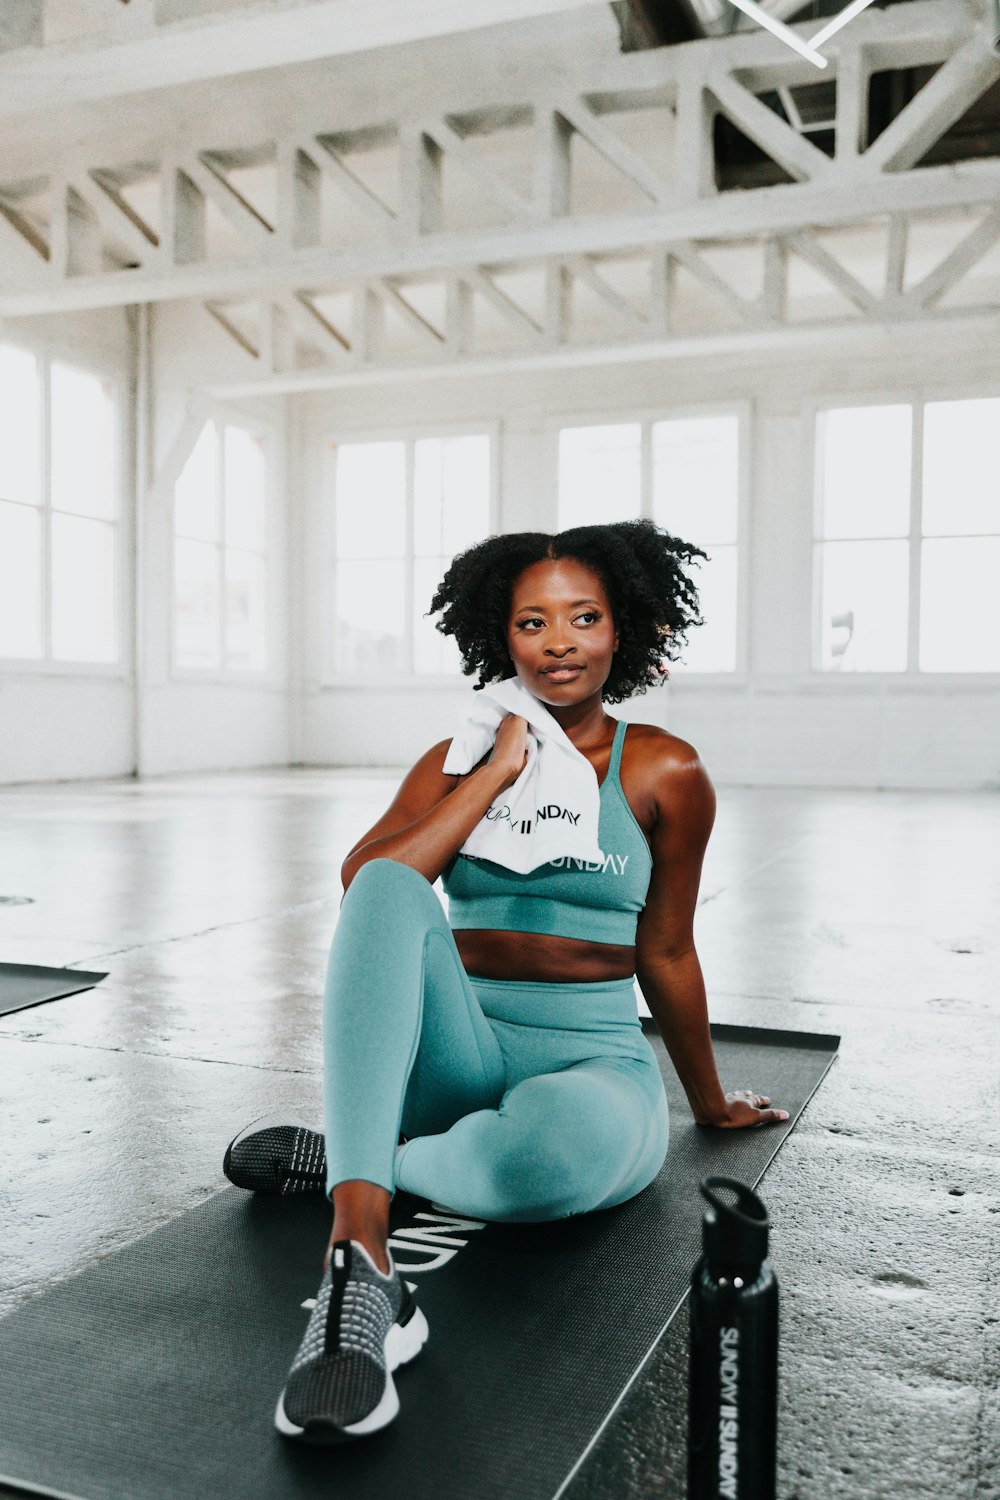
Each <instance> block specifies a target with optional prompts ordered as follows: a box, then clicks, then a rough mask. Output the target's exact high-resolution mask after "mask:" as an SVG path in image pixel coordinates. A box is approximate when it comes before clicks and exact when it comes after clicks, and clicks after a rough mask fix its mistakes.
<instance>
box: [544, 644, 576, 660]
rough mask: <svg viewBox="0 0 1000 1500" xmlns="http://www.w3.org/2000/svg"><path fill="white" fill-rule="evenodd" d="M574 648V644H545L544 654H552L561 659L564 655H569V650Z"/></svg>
mask: <svg viewBox="0 0 1000 1500" xmlns="http://www.w3.org/2000/svg"><path fill="white" fill-rule="evenodd" d="M575 650H576V647H575V646H546V648H545V655H546V656H554V657H556V659H557V660H558V661H562V659H563V657H564V656H569V654H570V652H571V651H575Z"/></svg>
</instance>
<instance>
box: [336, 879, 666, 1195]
mask: <svg viewBox="0 0 1000 1500" xmlns="http://www.w3.org/2000/svg"><path fill="white" fill-rule="evenodd" d="M324 1004H325V1008H324V1023H323V1050H324V1067H325V1074H324V1096H325V1100H324V1102H325V1116H326V1142H327V1161H328V1177H327V1187H328V1190H330V1191H332V1190H333V1188H334V1187H335V1186H336V1185H337V1184H338V1183H340V1182H345V1181H348V1180H352V1179H355V1178H361V1179H363V1180H365V1181H368V1182H372V1183H376V1184H377V1185H379V1186H380V1187H384V1188H386V1189H387V1190H388V1191H389V1192H390V1193H394V1192H395V1190H396V1188H397V1187H400V1188H403V1189H404V1190H405V1191H406V1192H410V1193H415V1194H417V1195H418V1196H420V1197H423V1198H429V1199H431V1201H432V1202H435V1203H438V1204H441V1205H443V1206H445V1207H447V1208H450V1209H453V1210H456V1211H457V1212H459V1213H463V1214H467V1215H469V1216H471V1217H474V1218H480V1219H486V1220H508V1221H510V1220H522V1221H540V1220H545V1219H560V1218H565V1217H567V1216H568V1215H570V1214H579V1213H586V1212H588V1211H590V1210H591V1209H595V1208H607V1207H610V1206H611V1205H612V1204H615V1203H621V1202H623V1201H624V1200H625V1199H627V1198H631V1197H632V1196H633V1195H634V1194H636V1193H638V1192H639V1191H640V1190H641V1189H642V1188H644V1187H645V1186H646V1185H647V1184H648V1183H650V1182H651V1181H652V1180H653V1178H654V1177H655V1176H656V1174H657V1172H658V1171H659V1169H660V1167H661V1165H662V1163H663V1160H664V1157H665V1155H666V1149H667V1132H668V1116H667V1106H666V1098H665V1095H664V1092H663V1082H662V1079H661V1077H660V1072H659V1068H658V1065H657V1062H656V1058H655V1056H654V1054H653V1050H652V1048H651V1047H650V1045H649V1042H648V1041H647V1040H646V1038H645V1036H644V1035H643V1033H642V1028H641V1026H640V1024H639V1021H638V1017H637V1014H636V1005H635V997H634V992H633V988H632V981H631V979H616V980H611V981H602V982H600V983H596V984H547V983H546V984H542V983H537V982H532V981H526V980H506V979H504V980H497V979H475V978H470V976H469V975H467V974H466V972H465V969H464V968H463V965H462V961H461V958H460V956H459V953H458V949H457V948H456V946H455V940H454V938H453V936H452V933H451V929H450V928H449V926H448V923H447V920H446V918H445V914H444V910H443V908H442V906H441V903H440V901H439V900H438V898H437V896H436V894H435V892H434V890H433V888H432V886H431V885H430V883H429V882H428V881H427V880H426V879H425V878H424V877H423V876H422V875H420V874H418V873H417V872H416V871H415V870H412V869H410V868H409V866H407V865H402V864H399V863H397V862H396V861H394V860H388V859H376V860H371V861H369V863H368V864H366V865H363V866H362V868H361V869H360V870H359V871H358V873H357V875H356V876H355V877H354V880H353V881H352V882H351V885H350V887H349V889H348V891H347V894H346V895H345V897H344V902H343V906H342V907H341V913H340V920H339V922H338V925H337V930H336V933H335V935H334V940H333V946H332V949H331V953H330V962H329V968H328V971H327V983H326V995H325V1002H324ZM400 1134H403V1135H405V1136H406V1137H407V1139H406V1141H405V1143H404V1144H403V1145H399V1144H398V1142H399V1137H400Z"/></svg>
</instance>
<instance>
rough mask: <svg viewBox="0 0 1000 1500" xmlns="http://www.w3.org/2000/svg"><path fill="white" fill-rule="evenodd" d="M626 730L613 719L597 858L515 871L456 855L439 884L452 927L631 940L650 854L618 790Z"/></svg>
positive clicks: (628, 944) (557, 861)
mask: <svg viewBox="0 0 1000 1500" xmlns="http://www.w3.org/2000/svg"><path fill="white" fill-rule="evenodd" d="M627 728H628V725H627V724H625V723H624V722H623V721H621V720H620V721H619V723H618V727H617V729H616V730H615V737H614V740H613V741H612V745H611V760H610V762H609V764H608V774H607V775H606V776H605V778H604V780H603V781H602V782H601V789H600V797H601V812H600V821H599V823H598V843H599V844H600V847H601V849H602V850H603V851H604V859H603V861H593V862H591V863H588V861H586V860H582V859H571V858H568V857H566V858H562V859H552V860H549V862H548V864H544V865H539V867H538V869H537V870H529V871H528V873H527V874H526V875H519V874H518V873H517V872H516V871H515V870H508V869H506V868H505V867H504V866H503V865H497V864H494V863H493V861H492V860H489V859H474V858H471V857H470V856H469V855H467V854H456V856H455V858H454V859H453V860H452V862H451V864H450V865H447V866H446V868H445V870H444V872H443V882H442V883H443V885H444V889H445V894H446V895H447V897H448V920H449V923H450V925H451V926H452V928H454V929H455V930H456V931H462V930H467V929H469V928H473V929H480V930H482V929H487V930H490V931H499V932H539V933H545V934H548V935H550V936H552V937H568V938H582V939H583V940H584V941H586V942H591V943H619V944H622V945H623V946H625V947H632V946H633V945H634V943H635V930H636V924H637V923H638V920H639V913H640V912H641V911H642V909H643V907H644V906H645V904H646V892H647V891H648V889H649V877H650V874H651V872H652V869H653V857H652V855H651V854H650V852H649V845H648V844H647V842H646V836H645V834H644V833H643V831H642V829H641V828H640V827H639V824H638V823H637V822H636V819H635V814H634V813H633V812H632V809H631V808H630V807H629V805H628V802H627V800H626V798H625V793H624V792H623V791H622V784H621V779H620V776H619V769H620V766H621V759H622V746H623V745H624V743H625V731H626V729H627Z"/></svg>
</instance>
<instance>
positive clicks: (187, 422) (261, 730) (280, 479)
mask: <svg viewBox="0 0 1000 1500" xmlns="http://www.w3.org/2000/svg"><path fill="white" fill-rule="evenodd" d="M150 334H151V337H150V344H151V355H152V359H151V370H150V386H151V406H152V419H151V428H152V430H151V433H150V447H151V450H152V452H151V464H150V468H151V475H150V479H151V482H150V484H149V485H148V487H147V490H146V494H147V498H146V503H145V506H144V511H143V527H142V529H143V545H142V553H143V559H144V564H143V569H142V589H143V608H142V619H143V636H144V638H143V641H142V643H141V647H140V652H139V657H140V699H139V702H140V721H139V734H138V738H139V745H138V756H137V759H138V765H139V768H140V771H141V773H142V774H143V775H147V776H151V775H156V774H158V773H162V772H169V771H189V770H198V769H203V768H229V767H237V766H266V765H287V764H288V761H289V759H290V758H291V747H290V740H289V700H288V630H287V620H288V613H289V595H288V565H287V542H288V528H289V510H288V504H287V495H288V477H287V473H286V429H285V421H286V413H285V405H284V403H283V402H282V401H281V400H270V401H257V402H246V403H242V404H233V403H226V404H224V405H223V404H220V403H217V402H208V401H206V400H205V398H204V397H203V395H202V394H201V392H202V390H203V388H204V386H205V385H206V384H207V383H209V381H210V380H214V381H220V380H223V379H225V378H227V376H228V375H229V374H230V373H231V372H232V371H233V370H236V369H238V370H240V371H241V372H242V369H243V364H242V362H241V361H242V360H243V358H244V356H243V355H242V354H241V352H240V351H239V350H238V348H237V346H236V345H234V344H233V342H232V340H231V339H230V338H229V337H228V336H227V335H226V334H225V333H223V331H222V330H221V329H220V328H219V326H218V324H217V323H215V322H214V321H213V319H212V318H211V317H210V316H209V314H208V313H207V312H206V311H205V309H204V308H203V307H202V306H200V305H199V304H197V303H193V302H177V303H163V304H159V305H157V306H156V307H154V308H153V309H152V316H151V329H150ZM208 417H219V418H221V419H223V420H226V419H228V420H233V421H236V422H240V421H249V422H250V423H259V424H261V425H262V426H263V428H264V430H266V431H267V432H268V434H269V436H270V447H271V457H272V464H273V467H272V474H271V480H272V486H271V501H272V504H271V510H270V517H269V548H270V557H269V570H268V575H269V594H270V597H269V622H268V625H269V629H268V652H269V662H268V668H267V671H266V672H265V673H263V674H256V673H239V674H238V673H233V672H229V673H222V672H219V673H207V674H206V673H205V672H191V671H188V672H184V671H179V670H178V669H177V668H175V667H174V665H173V662H172V646H171V625H172V619H173V575H172V557H173V511H172V492H173V478H174V477H175V471H176V469H177V467H178V461H179V459H180V458H181V456H182V454H183V452H184V450H185V449H188V448H189V445H190V440H191V437H192V436H193V435H194V434H196V432H197V430H198V429H199V428H200V424H201V422H202V420H204V419H205V418H208ZM185 433H187V434H188V439H187V441H185V439H184V434H185Z"/></svg>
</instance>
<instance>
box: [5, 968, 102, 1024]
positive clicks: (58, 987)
mask: <svg viewBox="0 0 1000 1500" xmlns="http://www.w3.org/2000/svg"><path fill="white" fill-rule="evenodd" d="M107 977H108V976H107V972H105V973H103V974H88V973H87V971H86V970H85V969H45V968H42V967H41V965H40V964H0V1016H6V1015H8V1014H9V1013H10V1012H11V1011H12V1010H24V1009H25V1008H26V1007H27V1006H29V1005H41V1003H42V1001H43V1000H61V999H62V998H63V997H64V996H65V995H75V994H77V993H78V992H79V991H80V990H92V989H93V988H94V985H95V984H100V982H101V980H102V979H107Z"/></svg>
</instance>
